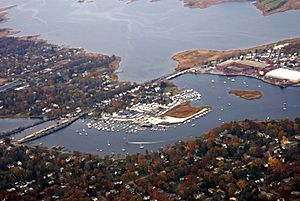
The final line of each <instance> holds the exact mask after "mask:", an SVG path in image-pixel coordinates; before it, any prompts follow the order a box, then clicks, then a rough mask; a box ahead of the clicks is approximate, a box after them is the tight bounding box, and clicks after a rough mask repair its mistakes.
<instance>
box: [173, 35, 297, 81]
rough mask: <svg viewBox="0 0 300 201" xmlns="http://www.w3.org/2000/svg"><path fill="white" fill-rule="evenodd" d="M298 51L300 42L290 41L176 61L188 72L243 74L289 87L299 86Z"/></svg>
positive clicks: (184, 55)
mask: <svg viewBox="0 0 300 201" xmlns="http://www.w3.org/2000/svg"><path fill="white" fill-rule="evenodd" d="M299 50H300V41H299V39H291V40H287V41H281V42H278V43H275V44H270V45H264V46H259V47H256V48H251V49H248V50H242V51H239V50H233V51H223V52H218V51H214V53H215V55H217V56H215V57H216V58H217V59H213V56H211V57H210V54H211V53H210V52H209V51H206V52H205V51H201V50H200V51H199V52H197V50H195V51H190V52H183V53H179V54H177V55H175V56H174V57H173V59H175V60H177V61H178V62H179V63H180V65H182V66H183V67H184V68H183V67H182V68H183V71H185V72H193V73H208V74H216V75H226V76H237V75H242V76H248V77H252V78H256V79H260V80H263V81H264V82H267V83H270V84H273V85H277V86H280V87H287V86H299V85H300V65H299V64H300V55H299ZM205 54H207V55H205ZM198 58H199V59H198ZM203 58H204V59H203ZM179 71H181V70H180V68H179ZM232 81H234V78H232Z"/></svg>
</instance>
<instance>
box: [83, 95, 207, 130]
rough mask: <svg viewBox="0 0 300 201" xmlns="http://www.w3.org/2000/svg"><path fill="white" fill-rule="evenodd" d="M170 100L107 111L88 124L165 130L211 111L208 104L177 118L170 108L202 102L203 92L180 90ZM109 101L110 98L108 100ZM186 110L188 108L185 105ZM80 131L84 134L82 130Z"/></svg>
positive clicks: (95, 126)
mask: <svg viewBox="0 0 300 201" xmlns="http://www.w3.org/2000/svg"><path fill="white" fill-rule="evenodd" d="M169 98H170V100H171V101H170V103H168V104H160V103H157V102H151V103H141V102H138V103H136V104H134V105H132V106H131V107H128V108H126V109H125V110H120V111H118V112H114V113H112V114H110V113H105V112H103V113H102V114H101V118H100V119H99V120H95V119H93V120H90V121H88V122H87V123H86V126H87V128H89V129H91V128H95V129H97V130H101V131H108V132H120V131H125V133H137V132H138V131H142V130H145V129H147V128H148V129H150V130H151V131H165V130H166V129H167V128H168V127H169V125H171V124H180V123H184V122H187V121H190V120H192V119H195V118H199V117H201V116H203V115H205V114H207V113H208V112H209V111H210V108H208V107H201V109H200V110H199V108H193V107H190V108H189V109H190V111H189V113H188V115H186V116H183V117H177V116H174V115H173V116H172V115H169V114H168V113H170V111H172V110H174V109H175V108H178V107H180V106H181V108H184V107H182V105H184V104H186V103H187V102H199V101H200V100H201V94H200V93H199V92H197V91H195V90H193V89H188V90H183V91H181V92H180V93H178V94H176V95H173V96H170V97H169ZM105 102H107V101H105ZM184 109H186V108H184ZM78 134H79V135H80V134H81V135H82V133H81V132H79V131H78Z"/></svg>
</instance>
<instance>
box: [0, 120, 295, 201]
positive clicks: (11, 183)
mask: <svg viewBox="0 0 300 201" xmlns="http://www.w3.org/2000/svg"><path fill="white" fill-rule="evenodd" d="M299 153H300V119H299V118H296V119H295V121H289V120H280V121H268V122H254V121H249V120H245V121H243V122H232V123H225V124H223V125H221V126H220V127H217V128H214V129H212V130H211V131H209V132H207V133H206V134H204V135H203V136H202V137H199V138H195V139H191V140H190V141H188V142H178V143H176V145H174V146H166V147H165V148H164V149H163V150H161V151H159V152H154V153H148V152H147V153H146V154H135V155H129V156H127V157H126V158H124V159H112V158H109V157H106V158H105V159H101V158H98V157H96V156H93V155H91V154H80V153H74V154H69V153H63V152H60V151H55V150H48V149H46V148H41V147H38V148H31V147H27V146H15V145H12V144H10V143H9V141H8V140H6V141H5V144H3V143H2V144H0V200H70V201H73V200H111V201H112V200H117V201H127V200H129V201H130V200H135V201H139V200H159V201H166V200H207V201H208V200H239V201H241V200H264V201H265V200H296V199H297V200H298V199H299V198H300V154H299Z"/></svg>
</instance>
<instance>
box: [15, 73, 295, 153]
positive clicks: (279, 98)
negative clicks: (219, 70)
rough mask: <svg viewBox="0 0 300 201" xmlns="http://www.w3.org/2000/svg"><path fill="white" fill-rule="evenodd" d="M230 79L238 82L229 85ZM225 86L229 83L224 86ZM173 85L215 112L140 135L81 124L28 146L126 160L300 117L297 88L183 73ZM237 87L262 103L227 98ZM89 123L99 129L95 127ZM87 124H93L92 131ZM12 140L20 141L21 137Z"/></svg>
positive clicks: (257, 81)
mask: <svg viewBox="0 0 300 201" xmlns="http://www.w3.org/2000/svg"><path fill="white" fill-rule="evenodd" d="M232 79H234V81H231V80H232ZM211 80H214V82H211ZM224 82H226V83H225V84H224ZM174 83H175V84H176V85H178V86H179V87H180V88H189V89H194V90H195V91H201V100H200V101H199V102H196V103H195V104H193V105H194V106H197V105H205V104H210V105H211V107H212V111H211V112H209V113H208V114H207V115H205V116H204V117H201V118H198V119H191V120H190V121H186V122H185V123H180V124H174V125H169V126H165V127H163V126H153V127H152V128H151V127H150V128H149V127H146V128H142V127H141V130H138V131H137V133H134V132H126V130H131V129H135V126H133V125H132V128H130V129H127V128H125V130H124V129H119V131H117V128H114V130H115V131H111V130H110V129H108V130H109V131H107V130H102V129H97V128H96V126H97V127H98V126H99V127H101V128H102V127H108V126H110V125H116V124H115V123H116V122H115V123H113V124H112V123H111V122H110V121H99V122H98V121H94V120H88V119H85V120H82V119H79V120H77V121H75V122H74V123H73V124H71V125H70V126H68V127H66V128H64V129H61V130H59V131H57V132H55V133H52V134H50V135H47V136H45V137H42V138H39V139H37V140H34V141H31V142H28V143H26V144H30V145H40V144H42V145H43V146H48V147H53V146H54V147H55V146H64V147H65V149H66V150H68V151H71V152H72V151H81V152H85V153H94V154H98V155H101V156H104V155H106V154H114V155H117V154H121V155H123V154H127V153H139V152H144V151H146V150H148V151H151V150H153V151H156V150H159V149H160V148H161V147H163V146H164V145H166V144H173V143H175V142H177V141H179V140H183V141H184V140H188V139H190V138H191V137H195V136H199V134H200V133H202V132H205V131H207V130H209V129H211V128H213V127H215V126H217V125H220V123H222V122H228V121H240V120H244V119H246V118H250V119H257V120H269V119H281V118H287V117H288V118H294V117H296V116H298V115H299V113H300V104H299V101H298V100H299V99H300V89H299V88H296V87H288V88H285V89H281V88H279V87H277V86H272V85H269V84H267V83H264V82H262V81H260V80H257V79H251V78H247V77H241V76H236V77H230V78H228V77H225V76H218V75H207V74H184V75H183V76H180V77H178V78H175V79H174ZM247 85H248V87H247ZM237 88H238V89H245V90H246V89H247V90H260V91H261V92H262V93H263V94H264V96H263V97H262V98H261V99H259V100H251V101H248V100H244V99H241V98H239V97H236V96H234V95H230V94H228V91H229V90H232V89H237ZM212 91H213V92H214V93H212ZM90 124H95V127H94V126H91V125H90ZM118 124H119V125H120V126H121V127H122V126H125V125H126V124H125V123H124V124H121V123H118ZM88 125H90V128H89V127H88ZM128 127H130V125H129V126H128ZM110 128H111V127H110ZM83 129H84V130H83ZM154 131H155V132H154ZM28 133H30V132H28ZM79 133H81V135H80V134H79ZM23 135H24V134H23ZM14 137H15V139H19V136H18V135H15V136H14ZM129 142H137V143H129ZM141 142H142V143H141ZM145 142H146V143H145ZM108 144H109V145H108ZM141 144H142V146H144V148H143V149H140V145H141Z"/></svg>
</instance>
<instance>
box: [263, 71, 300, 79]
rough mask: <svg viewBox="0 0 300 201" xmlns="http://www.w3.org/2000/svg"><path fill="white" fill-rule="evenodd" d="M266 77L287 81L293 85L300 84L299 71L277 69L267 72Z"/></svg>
mask: <svg viewBox="0 0 300 201" xmlns="http://www.w3.org/2000/svg"><path fill="white" fill-rule="evenodd" d="M266 76H267V77H269V78H275V79H280V80H288V81H290V82H293V83H297V82H300V72H299V71H294V70H289V69H284V68H278V69H275V70H272V71H269V72H268V73H267V74H266Z"/></svg>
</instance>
